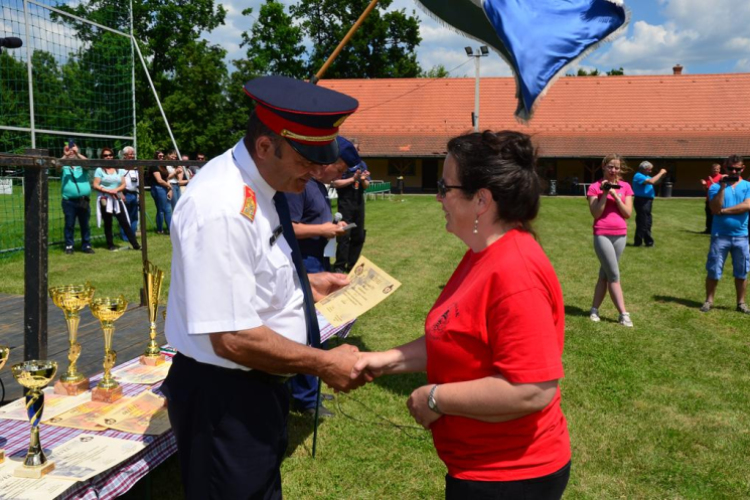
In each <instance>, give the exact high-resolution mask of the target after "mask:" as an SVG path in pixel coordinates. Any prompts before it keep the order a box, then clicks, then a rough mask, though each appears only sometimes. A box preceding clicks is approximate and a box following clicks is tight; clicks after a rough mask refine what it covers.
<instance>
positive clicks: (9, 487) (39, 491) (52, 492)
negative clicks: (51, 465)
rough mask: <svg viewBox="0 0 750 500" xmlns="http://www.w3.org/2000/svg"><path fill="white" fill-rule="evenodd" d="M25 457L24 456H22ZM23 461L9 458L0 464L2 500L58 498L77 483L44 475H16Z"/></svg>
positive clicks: (0, 496) (0, 497)
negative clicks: (16, 470) (31, 477)
mask: <svg viewBox="0 0 750 500" xmlns="http://www.w3.org/2000/svg"><path fill="white" fill-rule="evenodd" d="M21 458H23V457H21ZM20 466H21V461H20V459H19V461H14V460H9V459H8V458H7V457H6V459H5V462H3V463H2V464H0V500H6V499H7V500H10V499H11V498H12V499H14V500H47V499H49V498H57V497H58V496H59V495H61V494H63V493H64V492H65V490H67V489H68V488H70V487H72V486H73V485H74V484H75V483H74V482H73V481H70V480H65V479H56V478H53V477H50V476H43V477H42V478H41V479H27V478H25V477H15V476H14V475H13V471H14V470H15V468H16V467H20Z"/></svg>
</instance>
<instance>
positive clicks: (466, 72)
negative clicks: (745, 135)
mask: <svg viewBox="0 0 750 500" xmlns="http://www.w3.org/2000/svg"><path fill="white" fill-rule="evenodd" d="M217 2H218V3H221V4H222V5H224V7H225V8H226V9H227V18H226V23H225V25H224V26H221V27H220V28H217V29H216V30H214V31H213V32H212V33H207V34H204V38H206V39H207V40H209V41H210V42H212V43H215V44H219V45H221V46H223V47H224V48H225V49H226V50H227V51H228V54H227V60H228V61H231V60H234V59H240V58H242V57H243V56H244V50H242V49H240V47H239V43H240V40H241V38H240V34H241V33H242V32H243V31H246V30H248V31H249V30H250V28H251V26H252V22H253V19H252V18H251V17H249V16H242V10H243V9H245V8H247V7H253V10H254V12H256V13H257V12H258V8H259V6H260V5H261V4H262V3H263V0H223V1H222V0H217ZM283 3H285V4H290V3H295V2H294V1H293V0H283ZM624 3H625V6H626V7H627V8H629V9H630V11H631V20H630V25H629V26H628V28H627V32H626V33H624V34H623V35H622V36H620V37H619V38H618V39H617V40H615V41H614V42H612V43H611V44H607V45H605V46H603V47H601V48H600V49H598V50H597V51H595V52H593V53H592V54H590V55H589V56H588V57H587V58H585V59H584V60H582V61H581V62H580V64H579V66H580V67H583V68H585V69H593V68H597V69H599V70H600V71H602V72H606V71H608V70H610V69H612V68H620V67H622V68H623V69H624V70H625V74H627V75H649V74H671V73H672V67H673V66H674V65H675V64H678V63H679V64H681V65H682V66H683V67H684V70H683V73H693V74H695V73H736V72H750V30H748V28H747V27H748V26H750V1H748V0H625V2H624ZM394 9H398V10H400V9H406V11H407V12H408V13H411V12H412V11H414V13H415V15H416V16H417V17H418V18H419V19H420V35H421V37H422V42H421V43H420V45H419V47H418V48H417V58H418V60H419V63H420V65H421V66H422V68H423V69H424V70H428V69H430V68H432V67H434V66H436V65H438V64H442V65H443V66H444V67H445V68H446V69H448V70H450V71H451V76H455V77H463V76H472V77H473V76H474V65H473V64H471V63H470V61H469V58H468V57H467V56H466V52H465V51H464V47H466V46H472V47H475V48H476V47H477V46H478V45H479V44H478V43H477V42H475V41H474V40H471V39H469V38H466V37H464V36H462V35H459V34H457V33H455V32H453V31H451V30H450V29H449V28H446V27H445V26H442V25H441V24H439V23H438V22H437V21H434V20H433V19H432V18H431V17H429V16H427V15H426V14H425V13H424V12H423V11H422V10H420V7H419V6H418V5H417V3H416V2H415V1H414V0H394V2H393V3H392V5H391V6H390V8H389V10H394ZM481 74H482V76H510V75H511V74H512V73H511V71H510V68H509V67H508V65H507V64H505V62H504V61H503V60H502V59H501V58H500V56H499V55H497V54H495V53H491V55H490V56H489V57H485V58H482V60H481Z"/></svg>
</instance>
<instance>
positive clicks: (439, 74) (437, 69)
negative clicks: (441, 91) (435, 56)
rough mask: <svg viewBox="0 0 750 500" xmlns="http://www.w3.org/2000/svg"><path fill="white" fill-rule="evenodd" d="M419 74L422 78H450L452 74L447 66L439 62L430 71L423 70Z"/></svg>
mask: <svg viewBox="0 0 750 500" xmlns="http://www.w3.org/2000/svg"><path fill="white" fill-rule="evenodd" d="M419 76H420V78H449V77H450V76H451V74H450V73H449V72H448V70H447V69H445V66H443V65H442V64H438V65H436V66H433V67H432V69H430V70H429V71H426V72H422V73H421V74H420V75H419Z"/></svg>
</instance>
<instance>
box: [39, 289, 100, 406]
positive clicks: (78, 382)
mask: <svg viewBox="0 0 750 500" xmlns="http://www.w3.org/2000/svg"><path fill="white" fill-rule="evenodd" d="M49 296H50V297H52V302H54V303H55V305H56V306H57V307H59V308H60V309H62V310H63V314H64V315H65V322H66V323H67V324H68V341H69V342H70V348H69V349H68V363H69V364H68V371H66V372H65V373H63V374H62V376H61V377H60V380H58V381H57V382H55V393H57V394H64V395H68V396H76V395H78V394H81V393H82V392H86V391H87V390H88V389H89V379H88V378H87V377H84V376H83V374H82V373H80V372H78V370H76V363H77V362H78V358H79V357H80V356H81V344H79V343H78V324H79V323H80V322H81V316H80V314H79V313H80V311H81V310H82V309H83V308H84V307H86V306H87V305H89V303H90V302H91V299H92V298H93V296H94V288H93V287H92V286H91V285H90V284H89V283H86V284H85V285H67V286H55V287H52V288H50V289H49Z"/></svg>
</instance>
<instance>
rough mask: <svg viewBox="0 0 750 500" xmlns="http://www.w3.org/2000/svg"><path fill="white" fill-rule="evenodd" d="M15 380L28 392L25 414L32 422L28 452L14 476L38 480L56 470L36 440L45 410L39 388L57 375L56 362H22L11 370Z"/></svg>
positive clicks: (39, 442) (42, 395)
mask: <svg viewBox="0 0 750 500" xmlns="http://www.w3.org/2000/svg"><path fill="white" fill-rule="evenodd" d="M11 370H12V372H13V377H14V378H15V379H16V381H17V382H18V383H19V384H21V385H22V386H24V387H25V388H26V389H28V392H27V393H26V414H27V415H28V417H29V422H30V423H31V440H30V442H29V451H28V452H27V453H26V458H25V459H24V461H23V465H21V466H20V467H17V468H16V469H15V470H14V471H13V475H14V476H16V477H26V478H30V479H39V478H41V477H42V476H44V475H45V474H47V473H48V472H50V471H51V470H52V469H54V468H55V464H54V462H50V461H48V460H47V457H46V456H45V455H44V449H43V448H42V443H41V441H40V440H39V422H40V421H41V420H42V412H43V411H44V393H43V392H42V389H43V388H44V387H46V386H47V384H49V383H50V382H51V381H52V379H53V378H55V373H57V362H55V361H37V360H31V361H24V362H23V363H17V364H15V365H13V366H12V367H11Z"/></svg>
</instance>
